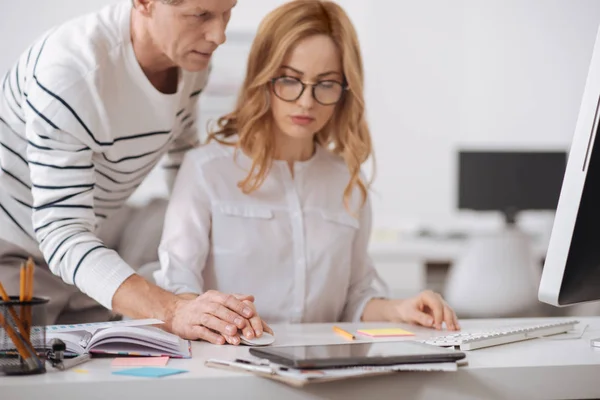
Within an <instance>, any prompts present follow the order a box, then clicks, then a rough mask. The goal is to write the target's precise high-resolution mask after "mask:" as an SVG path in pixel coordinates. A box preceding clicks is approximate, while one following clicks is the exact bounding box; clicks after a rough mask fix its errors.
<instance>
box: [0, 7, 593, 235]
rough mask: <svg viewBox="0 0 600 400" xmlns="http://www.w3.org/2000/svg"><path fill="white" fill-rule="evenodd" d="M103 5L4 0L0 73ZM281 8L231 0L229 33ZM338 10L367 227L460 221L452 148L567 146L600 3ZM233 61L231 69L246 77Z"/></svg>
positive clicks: (151, 189)
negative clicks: (364, 161)
mask: <svg viewBox="0 0 600 400" xmlns="http://www.w3.org/2000/svg"><path fill="white" fill-rule="evenodd" d="M111 2H112V1H111V0H85V1H81V0H53V1H47V0H21V1H18V2H13V1H10V2H9V1H8V0H1V5H2V8H1V9H2V12H1V13H0V38H2V39H0V50H1V51H0V74H2V73H3V72H4V71H6V70H7V69H8V68H9V67H10V66H11V65H12V63H13V62H14V60H16V58H17V57H18V55H19V54H20V53H21V51H23V50H24V49H25V48H26V47H27V46H28V45H29V44H30V43H31V41H32V40H34V39H35V38H36V37H37V36H39V35H40V34H41V33H42V32H43V31H45V30H46V29H48V28H50V27H51V26H53V25H55V24H57V23H60V22H62V21H64V20H66V19H68V18H70V17H72V16H75V15H79V14H81V13H84V12H88V11H92V10H94V9H97V8H99V7H101V6H102V5H104V4H108V3H111ZM283 2H284V0H239V2H238V6H237V8H236V10H235V12H234V14H233V17H232V20H231V23H230V28H231V29H230V31H231V32H252V31H253V30H254V29H256V26H257V24H258V22H259V21H260V19H261V18H262V17H263V16H264V14H265V13H266V12H268V11H269V10H270V9H272V8H273V7H275V6H277V5H279V4H281V3H283ZM339 2H340V3H341V4H342V5H344V6H345V7H346V9H347V10H348V12H349V14H350V16H351V18H352V19H353V21H354V22H355V24H356V25H357V30H358V32H359V38H360V40H361V44H362V48H363V52H364V59H365V67H366V74H367V76H366V81H367V82H366V83H367V107H368V110H367V111H368V116H369V121H370V124H371V128H372V132H373V136H374V141H375V150H376V153H377V161H378V173H377V179H376V181H375V190H376V194H375V197H374V207H375V213H374V215H375V225H376V226H379V227H383V226H391V227H395V228H396V227H410V226H415V225H419V224H425V225H430V226H433V227H442V228H443V227H445V226H450V225H454V224H456V223H458V224H464V223H465V217H464V216H463V215H459V214H458V213H457V212H456V210H455V209H454V196H455V195H454V193H455V178H454V175H455V170H454V169H455V150H456V149H457V148H458V147H460V146H470V147H473V146H492V147H503V148H509V147H514V146H517V147H521V148H524V147H526V148H532V147H535V148H538V147H542V148H557V147H559V148H566V146H568V144H569V141H570V139H571V135H572V132H573V129H574V126H575V120H576V117H577V110H578V107H579V102H580V98H581V95H582V92H583V85H584V82H585V77H586V73H587V66H588V62H589V60H590V57H591V50H592V46H593V42H594V38H595V34H596V29H597V27H598V24H599V21H600V2H599V1H596V0H568V1H567V0H486V1H480V0H454V1H452V2H449V1H447V0H410V1H408V0H394V1H389V2H388V1H384V0H373V1H369V2H367V1H364V0H362V1H361V0H340V1H339ZM384 5H385V6H384ZM32 10H35V11H32ZM233 43H234V39H232V43H230V45H231V47H233V46H235V45H234V44H233ZM226 46H227V45H226ZM226 46H224V47H223V48H222V49H220V50H219V51H220V52H222V54H223V56H226V54H227V50H226ZM239 46H242V47H243V46H244V45H243V44H239ZM242 58H243V57H242ZM242 63H243V61H242V62H240V63H239V64H238V62H236V63H232V64H237V65H235V68H238V69H239V71H240V72H243V68H244V65H242ZM231 71H233V69H232V70H231ZM232 73H233V72H232ZM214 84H215V85H217V84H218V79H215V82H214ZM203 101H204V105H205V106H206V103H207V102H208V99H204V100H203ZM211 103H212V100H211ZM207 108H208V107H207ZM217 108H220V106H219V107H217ZM207 114H208V115H210V113H207ZM203 122H204V121H203ZM141 189H142V191H141V192H140V193H138V195H139V196H138V197H137V199H144V198H146V197H147V196H148V195H151V194H153V193H159V194H160V193H163V190H164V188H163V187H162V186H161V185H160V183H159V182H158V180H157V179H154V180H152V181H149V182H148V183H147V184H145V185H143V187H142V188H141ZM459 217H460V218H459ZM473 221H475V223H481V222H482V220H480V219H473ZM494 221H495V220H494ZM471 222H472V221H471V220H470V219H469V218H468V217H467V223H471Z"/></svg>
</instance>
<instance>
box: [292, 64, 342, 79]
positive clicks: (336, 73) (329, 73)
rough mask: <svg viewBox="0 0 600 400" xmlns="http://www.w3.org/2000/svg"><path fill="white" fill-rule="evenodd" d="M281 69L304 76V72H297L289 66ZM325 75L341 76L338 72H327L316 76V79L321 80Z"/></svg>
mask: <svg viewBox="0 0 600 400" xmlns="http://www.w3.org/2000/svg"><path fill="white" fill-rule="evenodd" d="M281 68H282V69H289V70H291V71H292V72H295V73H297V74H298V75H304V72H302V71H300V70H297V69H296V68H292V67H290V66H289V65H282V66H281ZM327 75H339V76H342V74H341V73H340V72H338V71H327V72H323V73H321V74H319V75H317V78H321V77H323V76H327Z"/></svg>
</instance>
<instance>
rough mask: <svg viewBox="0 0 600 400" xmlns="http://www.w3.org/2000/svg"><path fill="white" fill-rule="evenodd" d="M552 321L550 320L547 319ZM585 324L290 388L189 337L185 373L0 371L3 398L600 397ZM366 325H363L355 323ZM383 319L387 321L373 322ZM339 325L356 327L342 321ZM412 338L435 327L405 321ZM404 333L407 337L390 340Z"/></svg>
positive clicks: (322, 333)
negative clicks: (393, 369) (222, 362)
mask: <svg viewBox="0 0 600 400" xmlns="http://www.w3.org/2000/svg"><path fill="white" fill-rule="evenodd" d="M553 320H556V319H553ZM539 321H542V320H541V319H527V320H508V319H505V320H464V321H461V324H462V326H463V329H465V330H476V329H489V328H492V327H496V326H505V325H514V324H519V323H535V322H539ZM580 321H582V324H580V325H579V326H578V329H581V325H585V324H587V325H588V328H587V329H586V332H585V334H584V335H583V337H582V338H581V339H574V340H551V339H534V340H531V341H527V342H519V343H512V344H507V345H503V346H498V347H492V348H487V349H480V350H475V351H472V352H467V360H468V363H469V365H468V366H463V367H460V368H459V371H458V372H446V373H442V372H435V373H428V372H409V373H399V374H395V375H389V376H380V377H373V378H365V379H358V380H349V381H343V382H335V383H325V384H318V385H312V386H310V385H309V386H307V387H306V388H304V389H296V388H292V387H288V386H286V385H284V384H281V383H277V382H273V381H270V380H267V379H262V378H257V377H254V376H252V375H248V374H244V373H235V372H229V371H223V370H219V369H212V368H207V367H205V366H204V361H205V360H206V359H207V358H226V359H229V358H231V359H233V358H235V357H244V356H246V355H247V353H248V348H247V347H242V346H240V347H234V346H229V345H227V346H214V345H210V344H208V343H194V345H193V353H194V357H193V358H192V359H188V360H171V361H170V362H169V365H168V366H169V367H173V368H182V369H186V370H189V371H190V372H189V373H185V374H180V375H174V376H171V377H166V378H159V379H148V378H134V377H125V376H117V375H112V374H111V368H110V362H111V360H110V359H94V360H92V361H90V362H88V363H86V364H84V365H82V366H81V368H84V369H86V370H88V371H89V373H87V374H81V373H77V372H74V371H65V372H54V371H53V372H48V373H46V374H43V375H39V376H28V377H3V378H0V398H2V400H13V399H19V400H25V399H43V400H48V399H65V400H66V399H83V398H85V399H111V400H113V399H115V400H116V399H121V398H127V399H134V398H144V399H173V400H175V399H180V398H186V397H184V394H186V395H187V397H188V398H190V399H192V398H193V399H213V398H219V399H222V398H227V399H229V398H234V399H285V400H295V399H324V398H327V399H344V400H347V399H386V398H389V399H400V398H407V399H409V398H410V399H441V398H443V399H462V400H464V399H475V398H477V399H479V398H481V399H504V398H511V399H535V398H545V399H550V398H579V399H583V398H600V383H598V381H599V379H600V349H594V348H592V347H590V344H589V343H590V339H591V338H595V337H600V318H599V317H594V318H581V319H580ZM365 325H369V324H361V327H364V326H365ZM375 325H376V326H378V327H379V326H385V325H388V324H375ZM342 326H344V327H345V328H348V329H354V328H356V326H354V325H351V324H345V325H344V324H342ZM394 326H401V327H403V328H405V329H409V330H411V331H413V332H415V333H416V334H417V338H425V337H428V336H433V335H437V334H438V332H436V331H431V330H428V329H424V328H418V327H413V326H406V325H394ZM274 330H275V332H276V337H277V343H278V344H280V345H293V344H323V343H345V339H343V338H341V337H339V336H337V335H336V334H334V333H333V332H332V331H331V325H328V324H308V325H274ZM396 340H406V339H396Z"/></svg>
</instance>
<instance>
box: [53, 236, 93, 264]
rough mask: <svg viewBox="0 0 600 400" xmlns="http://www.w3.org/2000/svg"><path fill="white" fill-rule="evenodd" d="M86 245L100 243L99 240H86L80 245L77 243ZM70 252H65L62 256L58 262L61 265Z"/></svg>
mask: <svg viewBox="0 0 600 400" xmlns="http://www.w3.org/2000/svg"><path fill="white" fill-rule="evenodd" d="M84 243H98V240H84V241H83V242H79V243H77V244H84ZM103 247H104V246H103ZM68 252H69V251H68V250H67V251H65V252H64V253H63V255H62V256H60V259H59V260H58V262H59V263H61V262H62V260H63V258H65V256H66V255H67V253H68Z"/></svg>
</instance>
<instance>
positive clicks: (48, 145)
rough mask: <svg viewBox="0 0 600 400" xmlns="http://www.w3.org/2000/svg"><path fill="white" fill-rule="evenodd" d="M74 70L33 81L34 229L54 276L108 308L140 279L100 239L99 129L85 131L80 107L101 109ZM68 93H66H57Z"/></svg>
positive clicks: (29, 126) (29, 109)
mask: <svg viewBox="0 0 600 400" xmlns="http://www.w3.org/2000/svg"><path fill="white" fill-rule="evenodd" d="M68 74H69V71H62V70H57V71H47V72H45V73H44V75H43V76H41V77H38V76H37V75H35V73H34V82H29V84H28V86H29V88H28V91H29V93H28V96H27V100H26V105H25V113H24V114H25V130H26V135H27V139H28V141H29V144H28V146H27V159H28V164H29V169H30V178H31V182H32V190H31V192H32V198H33V204H32V205H31V207H32V223H33V227H34V232H35V236H36V240H37V241H38V243H39V247H40V249H41V251H42V253H43V255H44V258H45V259H46V261H47V263H48V265H49V266H50V269H51V270H52V272H53V273H54V274H56V275H58V276H60V277H61V278H62V279H63V281H65V282H66V283H68V284H75V285H76V286H77V287H78V288H79V289H80V290H81V291H82V292H84V293H86V294H87V295H89V296H90V297H92V298H93V299H95V300H96V301H98V302H99V303H100V304H102V305H103V306H105V307H106V308H109V309H110V308H111V306H112V297H113V295H114V293H115V292H116V290H117V289H118V288H119V286H120V285H121V284H122V283H123V281H124V280H125V279H127V278H128V277H129V276H130V275H132V274H133V273H134V271H133V269H132V268H131V267H130V266H129V265H128V264H127V263H125V261H123V260H122V259H121V258H120V257H119V255H118V254H117V253H116V252H115V251H113V250H110V249H108V248H107V247H106V246H105V245H104V244H103V243H102V241H101V240H100V239H99V238H98V236H97V235H96V233H95V232H96V227H97V220H98V218H101V217H102V216H101V215H99V214H98V213H97V212H96V211H95V209H94V197H93V196H94V195H93V193H94V188H95V184H96V182H95V173H94V172H95V166H94V162H93V154H94V151H93V150H92V149H93V148H94V147H97V143H96V142H95V140H94V136H93V131H94V127H95V126H94V124H93V123H90V122H89V121H88V125H85V126H84V123H83V121H82V120H81V118H80V116H79V115H78V114H77V112H76V111H75V108H77V109H78V110H79V109H86V108H87V109H89V108H93V107H94V104H93V102H92V101H91V100H90V101H86V99H88V98H90V99H91V98H92V96H89V95H86V91H85V89H86V88H85V85H83V84H82V85H78V84H77V83H73V84H70V85H65V82H68V81H69V79H72V78H69V76H68ZM57 88H62V89H60V90H59V89H57Z"/></svg>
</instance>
